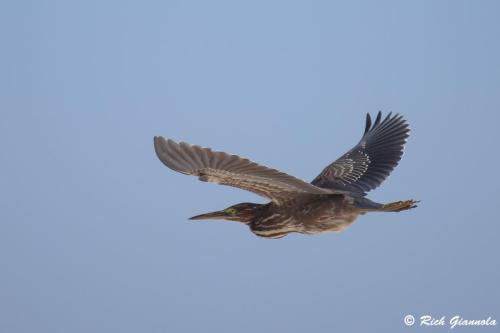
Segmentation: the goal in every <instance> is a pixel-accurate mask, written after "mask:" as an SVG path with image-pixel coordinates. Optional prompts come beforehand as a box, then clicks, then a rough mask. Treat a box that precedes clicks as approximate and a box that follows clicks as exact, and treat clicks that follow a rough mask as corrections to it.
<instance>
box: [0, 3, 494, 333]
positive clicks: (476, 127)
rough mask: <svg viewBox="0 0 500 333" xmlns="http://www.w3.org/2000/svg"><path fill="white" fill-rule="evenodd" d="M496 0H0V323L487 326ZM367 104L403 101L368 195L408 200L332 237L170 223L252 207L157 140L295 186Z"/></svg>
mask: <svg viewBox="0 0 500 333" xmlns="http://www.w3.org/2000/svg"><path fill="white" fill-rule="evenodd" d="M499 10H500V5H499V3H498V2H497V1H413V2H409V1H377V2H375V1H345V2H333V1H302V2H298V1H248V2H243V1H140V2H139V1H137V2H133V1H9V0H7V1H2V2H1V4H0V41H1V52H0V148H1V149H0V165H1V167H0V170H1V172H0V265H1V273H0V331H1V332H12V333H14V332H278V331H281V332H356V331H357V332H361V331H379V332H381V331H384V332H401V331H415V332H417V331H431V329H429V328H427V329H426V328H419V327H412V328H406V327H405V326H404V325H403V322H402V319H403V317H404V316H405V315H406V314H413V315H415V316H420V315H423V314H431V315H434V316H436V317H441V316H443V315H445V316H447V317H449V316H452V315H461V316H463V317H465V318H469V319H480V318H486V317H488V316H492V317H494V318H496V319H497V321H498V320H500V311H499V309H500V285H499V283H498V281H500V268H499V265H498V253H500V243H499V236H500V221H499V218H498V214H497V210H498V207H499V201H500V197H499V195H498V187H499V185H500V184H499V181H498V165H499V162H500V159H499V157H498V144H499V143H500V140H499V134H498V122H499V121H500V116H499V112H500V42H499V40H500V39H499V35H500V20H499V19H498V13H499ZM378 110H382V111H384V112H388V111H394V112H400V113H402V114H404V115H405V117H406V118H407V120H408V121H409V123H410V124H411V128H412V132H411V137H410V139H409V142H408V145H407V149H406V154H405V156H404V158H403V160H402V162H401V164H400V166H399V167H398V168H397V169H396V170H395V172H394V173H393V174H392V175H391V177H390V178H389V179H388V180H387V181H386V182H385V183H384V184H383V186H382V187H380V188H379V189H377V190H376V191H374V192H373V193H370V196H369V197H370V198H371V199H373V200H376V201H380V202H388V201H394V200H400V199H409V198H416V199H420V200H421V205H420V207H419V208H418V209H416V210H412V211H410V212H403V213H400V214H371V215H366V216H363V217H360V218H359V219H358V220H357V222H356V223H354V224H353V225H352V226H351V227H350V228H349V229H347V230H345V231H344V232H342V233H338V234H325V235H319V236H304V235H295V234H294V235H290V236H288V237H285V238H284V239H281V240H267V239H259V238H257V237H255V236H254V235H253V234H251V233H250V232H249V231H248V230H247V228H246V227H244V226H241V225H238V224H236V223H229V222H226V223H225V222H216V221H214V222H191V221H188V220H187V218H188V217H189V216H192V215H195V214H199V213H203V212H206V211H212V210H215V209H221V208H225V207H227V206H229V205H231V204H234V203H238V202H242V201H256V202H263V200H262V199H261V198H259V197H256V196H254V195H253V194H251V193H246V192H243V191H239V190H236V189H232V188H227V187H221V186H216V185H213V184H205V183H200V182H198V181H197V180H196V179H195V178H193V177H186V176H184V175H181V174H177V173H174V172H172V171H170V170H168V169H167V168H165V167H164V166H163V165H162V164H161V163H160V162H159V161H158V160H157V158H156V156H155V154H154V150H153V142H152V138H153V136H154V135H163V136H166V137H170V138H173V139H177V140H185V141H188V142H190V143H194V144H201V145H203V146H209V147H213V148H215V149H217V150H224V151H227V152H231V153H237V154H239V155H242V156H245V157H249V158H251V159H253V160H255V161H257V162H259V163H263V164H266V165H269V166H272V167H275V168H278V169H281V170H283V171H285V172H288V173H290V174H292V175H295V176H297V177H301V178H303V179H306V180H311V179H313V178H314V177H315V176H316V175H317V174H318V173H319V172H320V171H321V169H322V168H323V167H324V166H325V165H327V164H328V163H330V162H331V161H332V160H334V159H335V158H337V157H338V156H340V155H341V154H342V153H343V152H345V151H346V150H347V149H349V148H350V147H351V146H352V145H354V144H355V143H356V142H357V141H358V139H359V138H360V136H361V134H362V131H363V129H364V117H365V114H366V113H367V112H371V113H372V114H373V113H375V112H377V111H378ZM497 327H498V326H497ZM460 330H461V331H462V330H463V331H464V332H465V331H470V332H472V331H474V330H475V329H474V328H472V329H470V328H462V329H460ZM493 330H494V329H491V328H482V329H481V331H484V332H490V331H493ZM437 331H443V329H442V328H441V329H438V330H437Z"/></svg>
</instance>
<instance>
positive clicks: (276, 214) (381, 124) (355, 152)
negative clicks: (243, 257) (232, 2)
mask: <svg viewBox="0 0 500 333" xmlns="http://www.w3.org/2000/svg"><path fill="white" fill-rule="evenodd" d="M409 131H410V129H409V128H408V123H407V122H406V121H405V119H403V116H401V115H399V114H395V115H392V114H391V113H389V114H388V115H387V116H386V117H385V118H384V119H383V120H382V113H381V112H379V113H378V114H377V117H376V119H375V122H373V123H372V119H371V117H370V114H367V115H366V126H365V131H364V134H363V136H362V138H361V140H360V141H359V143H358V144H357V145H356V146H354V148H352V149H351V150H349V151H348V152H347V153H345V154H344V155H342V156H341V157H340V158H339V159H337V160H336V161H335V162H333V163H332V164H330V165H328V166H327V167H326V168H325V169H324V170H323V171H322V172H321V173H320V174H319V175H318V176H317V177H316V178H314V180H313V181H312V182H311V183H307V182H305V181H303V180H300V179H298V178H295V177H293V176H290V175H288V174H286V173H283V172H281V171H278V170H276V169H271V168H268V167H265V166H263V165H260V164H257V163H255V162H252V161H250V160H248V159H246V158H241V157H239V156H236V155H231V154H227V153H224V152H218V151H213V150H211V149H209V148H203V147H200V146H193V145H190V144H187V143H185V142H181V143H177V142H175V141H173V140H170V139H164V138H163V137H161V136H157V137H155V138H154V147H155V151H156V154H157V155H158V158H159V159H160V160H161V161H162V162H163V163H164V164H165V165H166V166H167V167H169V168H170V169H172V170H174V171H177V172H181V173H183V174H187V175H193V176H197V177H198V178H199V179H200V180H202V181H208V182H214V183H217V184H221V185H229V186H234V187H237V188H241V189H243V190H247V191H250V192H253V193H256V194H258V195H260V196H263V197H266V198H268V199H270V200H271V201H270V202H269V203H266V204H259V203H248V202H244V203H239V204H236V205H233V206H230V207H228V208H226V209H224V210H220V211H216V212H211V213H206V214H201V215H197V216H193V217H191V218H190V219H191V220H207V219H211V220H229V221H236V222H240V223H243V224H246V225H247V226H248V227H249V228H250V230H251V231H252V232H253V233H254V234H256V235H257V236H260V237H266V238H281V237H284V236H286V235H288V234H289V233H291V232H298V233H303V234H318V233H324V232H332V231H341V230H342V229H344V228H345V227H347V226H349V225H350V224H351V223H353V222H354V220H355V219H356V218H357V217H358V215H360V214H365V213H368V212H400V211H403V210H408V209H411V208H415V207H417V206H416V204H417V201H415V200H404V201H397V202H391V203H388V204H380V203H377V202H374V201H372V200H370V199H368V198H366V193H367V192H368V191H371V190H373V189H375V188H376V187H378V186H379V185H380V184H381V183H382V182H383V181H384V180H385V179H386V178H387V176H389V174H390V173H391V171H392V170H393V169H394V168H395V167H396V166H397V165H398V162H399V161H400V160H401V156H402V155H403V148H404V145H405V143H406V139H407V138H408V133H409Z"/></svg>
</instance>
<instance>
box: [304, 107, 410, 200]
mask: <svg viewBox="0 0 500 333" xmlns="http://www.w3.org/2000/svg"><path fill="white" fill-rule="evenodd" d="M409 131H410V129H409V128H408V123H407V122H406V121H405V120H404V119H403V116H401V115H398V114H396V115H394V116H392V114H391V113H389V114H388V115H387V116H386V117H385V118H384V120H382V113H381V112H379V113H378V114H377V118H376V119H375V122H374V123H373V125H372V119H371V117H370V115H369V114H367V116H366V125H365V132H364V135H363V137H362V138H361V140H360V142H359V143H358V144H357V145H356V146H355V147H354V148H352V149H351V150H349V151H348V152H347V153H346V154H344V155H343V156H341V157H340V158H339V159H337V160H336V161H335V162H333V163H332V164H330V165H329V166H327V167H326V168H325V169H324V170H323V171H322V172H321V173H320V174H319V175H318V176H317V177H316V178H315V179H314V180H313V181H312V182H311V183H312V184H313V185H316V186H318V187H323V188H329V189H335V190H347V191H352V192H357V193H360V194H364V193H365V192H368V191H370V190H373V189H374V188H376V187H378V186H379V185H380V184H381V183H382V182H383V181H384V180H385V179H386V178H387V177H388V176H389V174H390V173H391V171H392V170H393V169H394V168H395V167H396V166H397V165H398V162H399V161H400V160H401V156H402V155H403V149H404V145H405V143H406V139H407V138H408V132H409Z"/></svg>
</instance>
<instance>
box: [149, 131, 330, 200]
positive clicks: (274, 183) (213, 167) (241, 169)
mask: <svg viewBox="0 0 500 333" xmlns="http://www.w3.org/2000/svg"><path fill="white" fill-rule="evenodd" d="M154 146H155V151H156V154H157V155H158V158H159V159H160V160H161V161H162V162H163V163H164V164H165V165H166V166H167V167H169V168H170V169H172V170H175V171H178V172H181V173H184V174H187V175H193V176H198V177H199V179H200V180H202V181H209V182H214V183H218V184H222V185H229V186H234V187H238V188H241V189H244V190H247V191H250V192H254V193H256V194H258V195H261V196H264V197H267V198H269V199H271V200H272V201H274V202H275V203H276V204H280V203H283V202H285V201H287V200H289V199H290V198H293V197H295V196H297V195H298V194H325V193H332V191H330V190H326V189H321V188H319V187H316V186H314V185H311V184H309V183H306V182H304V181H302V180H300V179H297V178H295V177H292V176H290V175H287V174H286V173H283V172H280V171H278V170H275V169H270V168H267V167H265V166H262V165H259V164H257V163H254V162H252V161H250V160H248V159H244V158H241V157H239V156H236V155H229V154H226V153H223V152H216V151H212V150H211V149H209V148H202V147H200V146H192V145H190V144H187V143H185V142H181V143H177V142H174V141H173V140H170V139H168V140H165V139H164V138H163V137H161V136H160V137H155V138H154Z"/></svg>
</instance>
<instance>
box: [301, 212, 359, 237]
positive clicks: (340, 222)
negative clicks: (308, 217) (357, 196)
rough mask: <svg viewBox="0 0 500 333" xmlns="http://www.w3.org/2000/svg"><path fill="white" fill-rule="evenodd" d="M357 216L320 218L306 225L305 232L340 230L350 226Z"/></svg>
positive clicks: (317, 232)
mask: <svg viewBox="0 0 500 333" xmlns="http://www.w3.org/2000/svg"><path fill="white" fill-rule="evenodd" d="M355 219H356V216H354V217H330V218H328V219H326V218H325V219H318V220H316V221H314V222H313V223H308V224H307V225H305V226H304V231H303V233H306V234H319V233H326V232H339V231H342V230H344V229H345V228H347V227H348V226H350V225H351V224H352V223H353V222H354V220H355Z"/></svg>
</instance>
